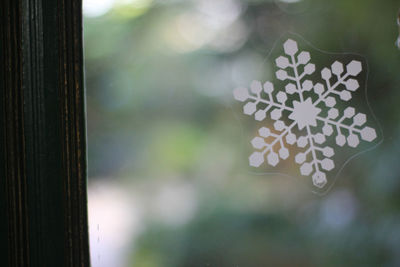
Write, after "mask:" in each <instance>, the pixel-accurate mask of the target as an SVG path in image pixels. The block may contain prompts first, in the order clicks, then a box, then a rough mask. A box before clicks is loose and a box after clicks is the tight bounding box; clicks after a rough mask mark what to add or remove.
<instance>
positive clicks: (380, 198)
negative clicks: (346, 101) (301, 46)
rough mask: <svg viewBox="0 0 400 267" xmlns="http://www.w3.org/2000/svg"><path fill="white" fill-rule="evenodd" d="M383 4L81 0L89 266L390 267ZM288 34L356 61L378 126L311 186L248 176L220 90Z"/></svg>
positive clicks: (394, 57)
mask: <svg viewBox="0 0 400 267" xmlns="http://www.w3.org/2000/svg"><path fill="white" fill-rule="evenodd" d="M399 8H400V2H399V1H396V0H385V1H376V0H335V1H322V0H285V1H284V0H269V1H268V0H247V1H239V0H84V1H83V12H84V38H85V64H86V84H87V112H88V142H89V150H88V151H89V152H88V153H89V221H90V246H91V257H92V265H93V266H101V267H103V266H104V267H110V266H112V267H120V266H121V267H122V266H135V267H136V266H137V267H181V266H182V267H192V266H210V267H221V266H222V267H224V266H230V267H236V266H238V267H239V266H243V267H249V266H250V267H251V266H400V165H399V164H398V162H399V156H400V124H399V117H400V105H399V104H398V103H399V99H400V50H399V49H398V48H397V47H396V46H395V40H396V39H397V36H398V28H397V25H396V17H397V11H398V9H399ZM288 31H290V32H295V33H297V34H300V35H301V36H303V37H304V38H305V39H306V40H308V41H310V42H311V43H312V44H313V45H315V46H316V47H318V48H321V49H323V50H325V51H331V52H338V53H345V52H354V53H358V54H361V55H363V56H365V58H366V60H367V61H368V63H369V71H370V72H369V81H368V88H369V89H368V97H369V100H370V104H371V106H372V109H373V110H374V112H375V114H376V116H377V118H378V120H379V122H380V123H381V126H382V130H383V133H384V136H385V139H384V142H383V143H382V144H381V145H379V146H378V147H377V148H376V149H374V150H372V151H370V152H367V153H364V154H362V155H360V156H359V157H357V158H356V159H354V160H352V161H351V162H350V164H348V165H347V166H346V167H345V168H344V170H343V172H342V173H341V175H340V177H339V178H338V180H337V181H336V183H335V185H334V186H333V188H332V189H331V190H330V191H329V192H328V193H327V194H325V195H322V196H321V195H317V194H314V193H313V192H312V191H311V190H310V187H309V186H307V184H306V183H304V182H303V181H297V180H296V179H293V178H289V177H284V176H277V175H254V174H252V173H250V172H249V171H248V161H247V160H246V158H247V156H248V151H247V150H246V149H247V146H248V141H249V140H250V137H251V136H253V133H252V132H246V131H247V130H246V129H247V127H246V124H245V125H244V124H242V122H241V121H240V120H239V119H238V117H237V116H236V114H237V113H238V112H239V113H240V110H241V107H240V106H236V104H235V103H234V99H233V97H232V90H233V89H234V88H236V87H238V86H247V85H249V84H250V82H251V81H252V80H253V79H254V78H256V77H260V76H261V77H264V78H263V80H265V77H268V75H269V74H268V73H270V72H271V71H273V70H274V69H273V66H270V65H268V63H266V62H265V59H266V58H267V56H268V53H269V51H271V49H272V48H273V46H274V44H275V42H276V41H277V40H278V39H279V38H280V37H281V36H282V34H285V33H286V32H288ZM316 60H318V58H317V59H316ZM264 74H265V75H266V76H264ZM358 100H359V101H360V102H362V101H363V99H362V98H360V99H358ZM236 111H237V112H236ZM245 123H248V124H251V123H253V121H252V119H251V118H250V117H249V118H248V119H247V121H246V122H245ZM243 133H244V134H243ZM243 142H244V145H242V143H243ZM304 179H306V178H304Z"/></svg>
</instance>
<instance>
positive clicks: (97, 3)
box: [83, 0, 115, 17]
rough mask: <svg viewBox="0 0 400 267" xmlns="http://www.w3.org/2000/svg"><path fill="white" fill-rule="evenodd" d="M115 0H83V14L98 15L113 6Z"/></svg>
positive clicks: (88, 15)
mask: <svg viewBox="0 0 400 267" xmlns="http://www.w3.org/2000/svg"><path fill="white" fill-rule="evenodd" d="M114 3H115V0H84V1H83V14H84V15H85V16H87V17H99V16H102V15H104V14H106V13H107V12H108V11H110V9H112V7H113V6H114Z"/></svg>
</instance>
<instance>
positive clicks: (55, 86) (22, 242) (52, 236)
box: [0, 0, 90, 266]
mask: <svg viewBox="0 0 400 267" xmlns="http://www.w3.org/2000/svg"><path fill="white" fill-rule="evenodd" d="M0 20H1V22H0V36H1V40H0V62H1V64H0V98H1V101H0V124H1V127H0V140H1V141H0V143H1V145H0V150H1V153H0V188H1V192H0V215H1V217H0V218H1V219H0V242H1V246H2V248H3V249H2V250H1V252H0V254H2V255H1V256H2V260H3V263H5V262H8V266H89V265H90V256H89V244H88V243H89V242H88V216H87V190H86V187H87V155H86V113H85V112H86V111H85V88H84V61H83V38H82V1H81V0H57V1H52V0H4V1H0Z"/></svg>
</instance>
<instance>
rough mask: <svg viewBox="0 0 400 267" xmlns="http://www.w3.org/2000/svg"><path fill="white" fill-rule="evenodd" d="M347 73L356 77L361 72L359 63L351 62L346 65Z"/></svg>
mask: <svg viewBox="0 0 400 267" xmlns="http://www.w3.org/2000/svg"><path fill="white" fill-rule="evenodd" d="M346 69H347V73H348V74H350V75H351V76H357V75H358V74H360V72H361V71H362V65H361V62H360V61H357V60H353V61H351V62H350V63H349V64H347V67H346Z"/></svg>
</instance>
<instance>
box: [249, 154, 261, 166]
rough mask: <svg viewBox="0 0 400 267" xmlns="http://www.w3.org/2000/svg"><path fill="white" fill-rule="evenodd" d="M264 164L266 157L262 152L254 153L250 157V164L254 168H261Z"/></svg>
mask: <svg viewBox="0 0 400 267" xmlns="http://www.w3.org/2000/svg"><path fill="white" fill-rule="evenodd" d="M263 162H264V155H263V153H261V152H254V153H253V154H251V155H250V157H249V164H250V166H252V167H260V166H261V164H263Z"/></svg>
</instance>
